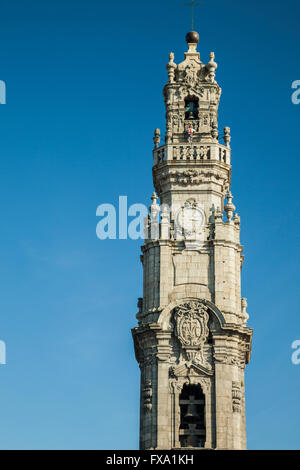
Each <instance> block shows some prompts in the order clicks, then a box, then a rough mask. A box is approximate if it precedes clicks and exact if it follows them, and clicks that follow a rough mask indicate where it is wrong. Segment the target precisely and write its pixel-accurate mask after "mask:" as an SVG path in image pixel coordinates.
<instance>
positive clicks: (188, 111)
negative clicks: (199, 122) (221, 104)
mask: <svg viewBox="0 0 300 470" xmlns="http://www.w3.org/2000/svg"><path fill="white" fill-rule="evenodd" d="M184 105H185V119H189V120H190V119H198V109H199V100H198V98H195V97H191V96H189V97H187V98H186V99H185V100H184Z"/></svg>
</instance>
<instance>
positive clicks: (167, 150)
mask: <svg viewBox="0 0 300 470" xmlns="http://www.w3.org/2000/svg"><path fill="white" fill-rule="evenodd" d="M230 159H231V150H230V148H229V147H227V146H226V145H222V144H219V143H213V144H201V143H197V144H193V143H184V144H165V145H162V146H161V147H158V148H156V149H154V150H153V164H154V165H157V164H159V163H162V162H165V161H181V160H184V161H191V162H192V161H196V162H199V161H204V160H213V161H221V162H223V163H227V164H228V165H230Z"/></svg>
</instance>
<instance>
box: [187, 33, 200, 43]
mask: <svg viewBox="0 0 300 470" xmlns="http://www.w3.org/2000/svg"><path fill="white" fill-rule="evenodd" d="M185 40H186V42H187V43H188V44H198V42H199V34H198V33H197V32H196V31H190V32H189V33H187V35H186V37H185Z"/></svg>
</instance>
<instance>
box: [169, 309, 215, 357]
mask: <svg viewBox="0 0 300 470" xmlns="http://www.w3.org/2000/svg"><path fill="white" fill-rule="evenodd" d="M207 310H208V307H207V306H206V305H204V304H203V303H201V302H198V301H189V302H186V303H183V304H181V305H179V306H178V307H176V308H175V310H174V318H175V322H176V335H177V337H178V339H179V341H180V343H181V345H182V347H183V348H190V347H201V346H202V345H203V344H204V343H205V341H206V340H207V336H208V326H207V323H208V318H209V316H208V313H207Z"/></svg>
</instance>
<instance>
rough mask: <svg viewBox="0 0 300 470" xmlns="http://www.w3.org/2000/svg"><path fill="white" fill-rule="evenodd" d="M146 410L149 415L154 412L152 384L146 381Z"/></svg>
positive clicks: (144, 396) (144, 393) (144, 395)
mask: <svg viewBox="0 0 300 470" xmlns="http://www.w3.org/2000/svg"><path fill="white" fill-rule="evenodd" d="M143 399H144V410H145V412H146V413H149V412H150V411H151V410H152V382H151V380H146V382H145V386H144V388H143Z"/></svg>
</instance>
